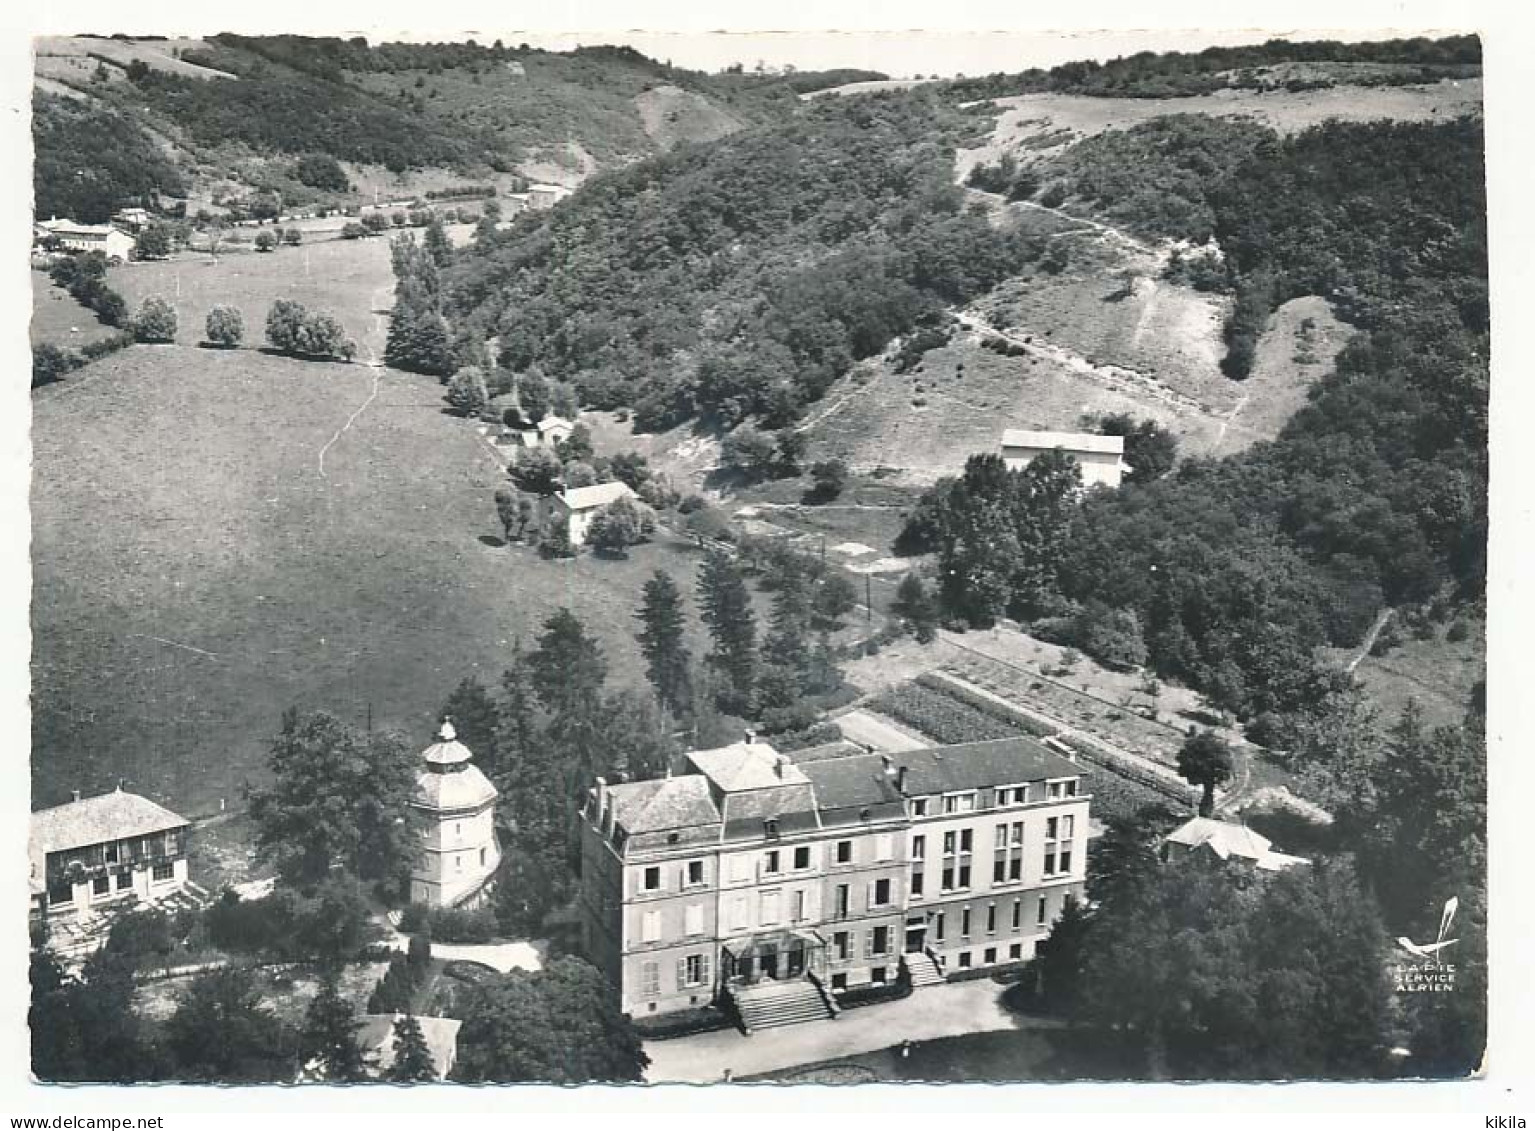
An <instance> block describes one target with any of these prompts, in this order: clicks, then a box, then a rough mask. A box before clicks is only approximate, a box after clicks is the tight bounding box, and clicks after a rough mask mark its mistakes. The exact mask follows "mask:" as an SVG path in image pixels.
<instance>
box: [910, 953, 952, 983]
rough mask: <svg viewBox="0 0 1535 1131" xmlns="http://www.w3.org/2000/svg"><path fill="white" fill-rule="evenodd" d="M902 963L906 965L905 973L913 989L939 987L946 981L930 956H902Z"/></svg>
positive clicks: (914, 954)
mask: <svg viewBox="0 0 1535 1131" xmlns="http://www.w3.org/2000/svg"><path fill="white" fill-rule="evenodd" d="M903 961H904V962H905V963H906V973H907V975H908V976H909V977H910V978H911V984H912V988H913V989H918V988H920V987H922V986H941V985H943V983H944V982H945V981H946V980H947V979H945V978H944V976H943V971H942V970H941V969H940V968H939V966H938V963H937V961H936V960H935V959H934V958H933V956H932V955H931V954H916V953H913V954H907V955H904V956H903Z"/></svg>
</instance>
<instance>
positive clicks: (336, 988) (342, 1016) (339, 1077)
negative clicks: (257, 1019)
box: [301, 969, 367, 1084]
mask: <svg viewBox="0 0 1535 1131" xmlns="http://www.w3.org/2000/svg"><path fill="white" fill-rule="evenodd" d="M360 1027H361V1022H359V1021H358V1020H357V1012H356V1010H355V1009H353V1007H352V1004H351V1002H349V1001H347V1000H346V998H344V997H342V996H341V986H340V982H339V979H338V977H337V973H336V971H335V970H334V969H330V970H326V971H325V972H324V973H323V974H322V975H321V976H320V990H319V992H318V993H317V994H315V996H314V1000H313V1001H311V1002H310V1003H309V1008H308V1010H307V1011H306V1012H305V1014H304V1030H303V1036H302V1042H301V1044H302V1048H303V1050H304V1055H305V1056H306V1057H307V1058H308V1059H309V1061H310V1062H311V1063H313V1064H314V1065H315V1066H316V1068H317V1070H318V1071H319V1074H320V1076H321V1077H322V1078H323V1079H325V1080H329V1081H331V1082H333V1083H338V1084H341V1083H354V1082H356V1081H358V1080H362V1079H365V1078H366V1075H367V1074H366V1073H365V1072H364V1071H363V1062H362V1049H361V1048H360V1047H359V1046H358V1044H357V1030H358V1029H359V1028H360Z"/></svg>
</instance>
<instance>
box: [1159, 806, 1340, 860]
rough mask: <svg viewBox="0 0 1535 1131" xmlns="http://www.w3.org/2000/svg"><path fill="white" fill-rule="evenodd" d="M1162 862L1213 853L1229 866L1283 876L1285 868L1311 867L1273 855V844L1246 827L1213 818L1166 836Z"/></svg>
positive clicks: (1285, 856)
mask: <svg viewBox="0 0 1535 1131" xmlns="http://www.w3.org/2000/svg"><path fill="white" fill-rule="evenodd" d="M1162 851H1163V858H1164V859H1166V860H1169V861H1173V860H1178V859H1180V858H1182V857H1186V856H1192V855H1194V854H1196V853H1202V852H1211V853H1214V854H1215V856H1216V857H1218V858H1219V859H1221V860H1224V861H1226V862H1228V863H1236V864H1246V865H1248V866H1249V867H1253V868H1257V869H1258V870H1259V871H1261V872H1282V871H1284V869H1286V868H1294V867H1297V866H1299V865H1306V864H1310V863H1311V861H1310V860H1307V859H1305V858H1304V857H1301V856H1287V855H1285V854H1284V853H1283V852H1275V851H1274V842H1273V841H1271V840H1269V838H1268V837H1266V836H1264V835H1263V834H1262V833H1258V832H1254V831H1253V830H1252V829H1250V828H1248V827H1247V826H1246V825H1234V824H1231V823H1230V822H1228V821H1217V820H1215V819H1214V818H1213V817H1195V818H1194V819H1193V820H1191V821H1188V822H1186V823H1185V824H1182V825H1180V826H1179V827H1178V828H1176V829H1174V830H1173V831H1172V832H1170V833H1168V834H1167V839H1166V841H1164V842H1163V849H1162Z"/></svg>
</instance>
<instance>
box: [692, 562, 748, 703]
mask: <svg viewBox="0 0 1535 1131" xmlns="http://www.w3.org/2000/svg"><path fill="white" fill-rule="evenodd" d="M698 606H699V616H700V617H702V619H703V622H704V624H706V625H708V626H709V635H710V637H711V638H712V639H713V641H714V650H713V652H712V653H711V654H710V656H709V659H710V661H711V662H712V663H713V664H714V666H715V667H716V668H718V669H719V671H720V672H721V674H722V675H723V676H724V677H725V678H724V683H723V686H722V688H721V692H722V696H721V706H722V707H725V708H726V709H729V710H732V711H736V712H746V711H749V710H750V709H751V703H752V691H753V684H754V682H755V679H756V667H757V615H756V613H755V612H754V611H753V610H752V604H751V594H750V593H748V592H747V590H746V580H745V579H744V578H743V577H742V576H741V571H740V570H739V569H738V568H737V567H736V565H735V563H734V562H732V561H731V560H730V558H729V557H728V556H727V555H726V554H724V553H723V552H721V551H718V550H715V551H712V552H711V553H710V554H709V556H708V557H706V558H705V559H704V562H703V565H702V566H701V567H700V568H699V573H698Z"/></svg>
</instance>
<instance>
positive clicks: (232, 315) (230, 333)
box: [203, 306, 245, 349]
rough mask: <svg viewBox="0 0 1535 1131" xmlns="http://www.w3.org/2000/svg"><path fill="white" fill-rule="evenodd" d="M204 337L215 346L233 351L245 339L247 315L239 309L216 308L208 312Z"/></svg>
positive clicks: (229, 307)
mask: <svg viewBox="0 0 1535 1131" xmlns="http://www.w3.org/2000/svg"><path fill="white" fill-rule="evenodd" d="M203 336H204V337H205V338H206V339H207V340H208V341H209V342H210V343H211V344H213V345H216V346H223V347H224V348H225V349H233V348H235V347H236V346H238V345H239V344H240V343H241V341H243V340H244V338H245V315H243V314H241V313H240V311H239V308H238V307H233V306H215V307H214V308H213V309H212V310H210V311H208V320H207V322H206V324H205V325H204V327H203Z"/></svg>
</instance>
